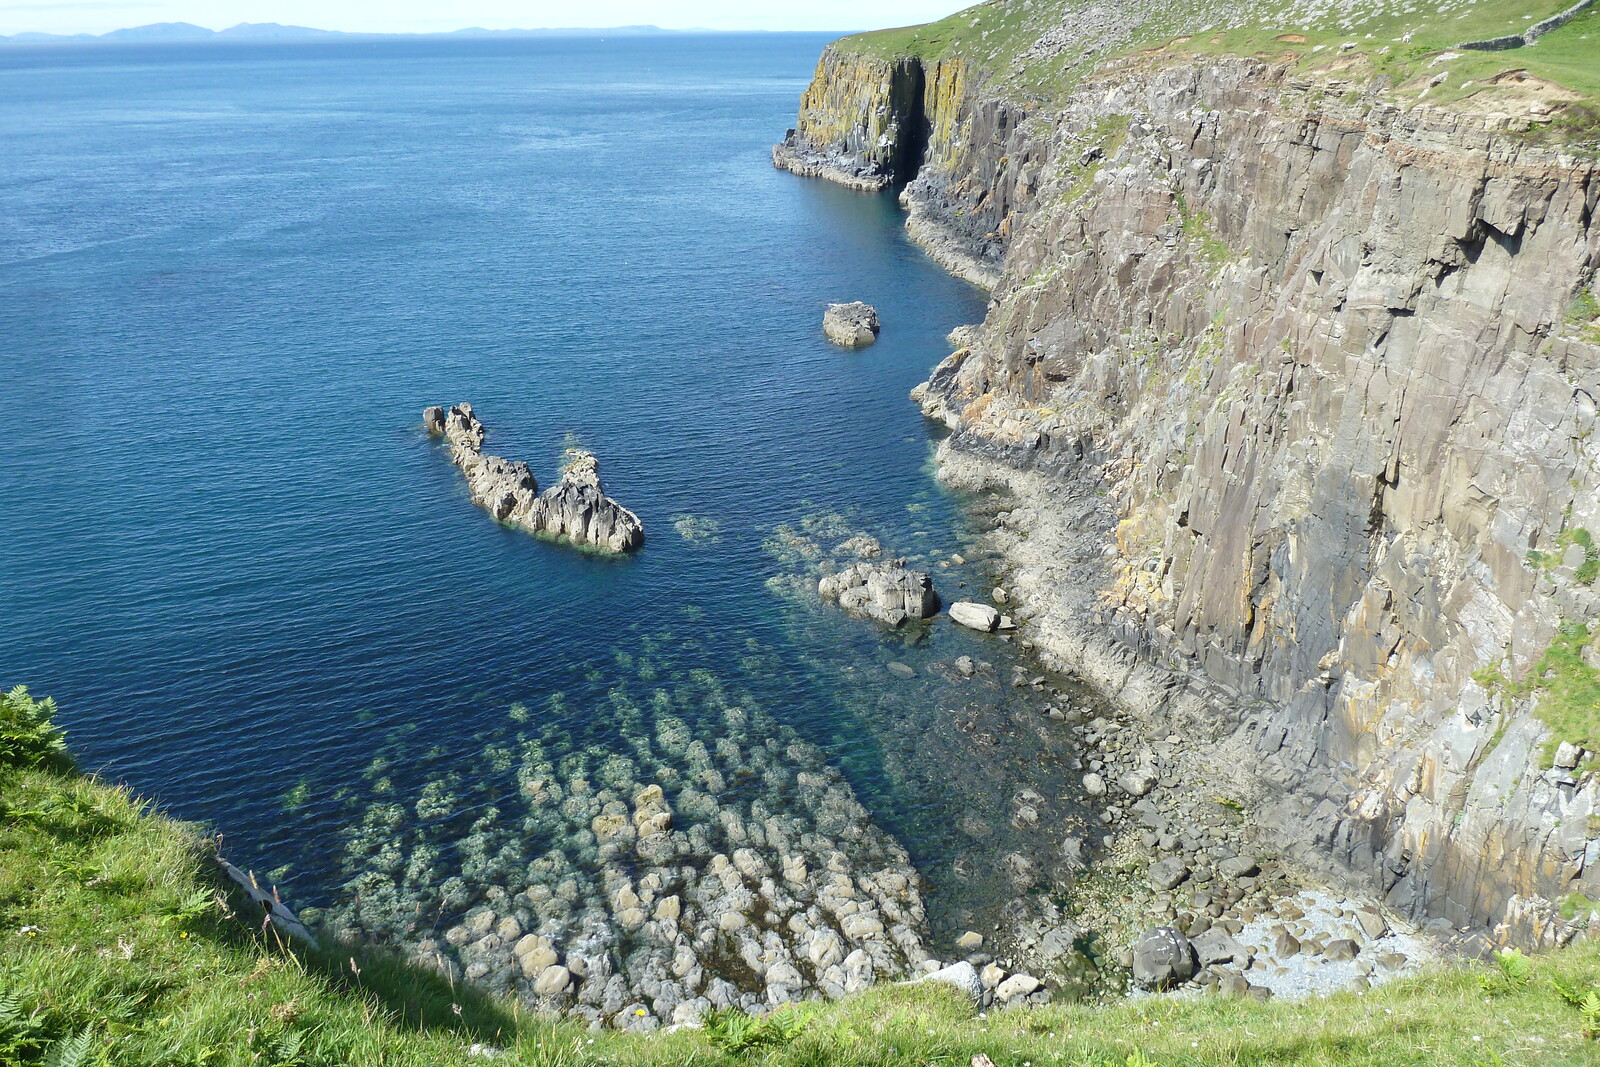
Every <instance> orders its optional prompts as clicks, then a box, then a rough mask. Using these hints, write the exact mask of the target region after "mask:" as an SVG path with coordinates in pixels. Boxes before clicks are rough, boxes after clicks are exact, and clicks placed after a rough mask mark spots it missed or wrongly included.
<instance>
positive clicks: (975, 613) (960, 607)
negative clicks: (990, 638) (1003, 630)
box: [950, 600, 1000, 633]
mask: <svg viewBox="0 0 1600 1067" xmlns="http://www.w3.org/2000/svg"><path fill="white" fill-rule="evenodd" d="M950 619H951V621H952V622H958V623H960V624H961V625H962V626H966V627H969V628H971V629H974V630H982V631H983V632H984V633H993V632H994V630H995V627H997V626H999V625H1000V613H999V612H998V611H996V610H995V609H994V608H991V607H990V606H989V605H987V604H979V603H977V602H975V601H972V600H958V601H956V602H955V603H954V604H951V605H950Z"/></svg>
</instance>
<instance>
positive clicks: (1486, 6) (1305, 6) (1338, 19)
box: [838, 0, 1600, 113]
mask: <svg viewBox="0 0 1600 1067" xmlns="http://www.w3.org/2000/svg"><path fill="white" fill-rule="evenodd" d="M1570 6H1571V0H1537V2H1533V3H1519V2H1516V0H1479V2H1472V0H1454V2H1451V0H1446V2H1444V3H1439V4H1427V5H1423V4H1402V3H1388V2H1385V0H1347V2H1345V3H1342V4H1335V5H1321V4H1310V3H1294V2H1289V3H1283V2H1274V0H1261V2H1250V0H1233V2H1217V0H1175V2H1173V3H1169V4H1153V3H1149V2H1146V0H1130V2H1128V3H1123V4H1113V3H1085V2H1082V0H986V2H984V3H981V4H977V5H975V6H973V7H970V8H967V9H966V10H964V11H961V12H958V13H956V14H954V15H951V16H950V17H948V18H945V19H940V20H939V21H938V22H932V23H928V24H927V25H925V26H910V27H905V28H901V29H892V30H879V31H875V32H872V33H863V34H857V35H855V36H852V37H846V38H844V39H843V40H841V41H840V42H839V44H838V47H839V48H840V49H842V50H845V51H850V52H859V53H862V54H867V55H874V56H879V57H891V56H900V55H914V56H919V57H922V58H927V59H934V58H941V57H945V56H959V57H961V58H963V59H966V60H968V61H969V62H971V63H972V64H973V65H974V66H976V67H978V68H980V69H982V70H985V71H987V72H989V73H990V74H991V75H992V76H993V77H994V78H995V79H996V80H995V82H994V85H995V86H996V88H997V89H999V90H1001V91H1004V92H1009V93H1010V94H1012V95H1017V96H1021V97H1028V98H1033V99H1041V100H1049V99H1051V98H1053V97H1055V96H1057V95H1059V94H1060V93H1062V92H1065V91H1066V90H1068V89H1070V88H1071V87H1072V86H1073V85H1074V84H1076V83H1077V81H1079V80H1080V79H1081V78H1082V77H1083V76H1084V75H1086V74H1087V73H1089V72H1090V71H1091V70H1093V69H1095V68H1096V67H1097V66H1099V65H1100V64H1103V63H1106V62H1108V61H1112V60H1119V59H1121V60H1126V59H1133V58H1138V57H1149V56H1160V55H1168V56H1173V57H1181V56H1186V55H1187V56H1193V55H1246V56H1258V57H1260V58H1283V59H1288V60H1292V61H1293V62H1295V63H1296V64H1297V65H1298V66H1299V67H1300V68H1301V69H1302V70H1303V71H1304V72H1306V73H1308V74H1314V73H1317V72H1325V73H1327V74H1328V75H1330V76H1332V77H1342V78H1348V79H1350V80H1351V81H1353V82H1357V83H1369V82H1375V81H1377V80H1378V79H1381V80H1382V84H1383V85H1384V86H1385V87H1387V88H1388V89H1389V90H1391V91H1393V92H1395V93H1397V94H1399V95H1401V96H1405V97H1412V98H1422V97H1423V96H1424V94H1425V95H1426V98H1427V99H1429V100H1432V101H1436V102H1451V101H1462V100H1466V99H1468V98H1472V97H1482V98H1483V100H1482V101H1481V102H1482V103H1484V104H1488V103H1490V102H1491V101H1492V98H1495V97H1497V96H1503V95H1504V93H1503V90H1505V89H1506V88H1507V84H1506V83H1507V81H1508V79H1507V77H1506V75H1507V74H1508V73H1510V72H1525V73H1524V74H1523V75H1518V76H1513V78H1512V79H1510V80H1514V81H1515V82H1516V85H1517V90H1518V96H1519V101H1518V102H1519V103H1522V104H1523V113H1526V108H1527V103H1528V102H1530V101H1524V100H1521V99H1520V97H1530V99H1531V98H1532V97H1535V96H1536V97H1540V98H1542V99H1543V100H1545V101H1547V102H1548V103H1550V104H1553V105H1555V106H1556V107H1558V108H1559V107H1561V106H1563V105H1568V104H1580V103H1581V104H1593V103H1595V102H1596V101H1600V6H1596V7H1592V8H1590V9H1589V10H1588V11H1585V12H1583V13H1582V14H1580V15H1578V16H1577V17H1576V18H1575V19H1573V20H1572V21H1571V22H1569V23H1567V24H1566V25H1564V26H1562V27H1560V28H1558V29H1555V30H1553V31H1551V32H1549V33H1548V34H1545V35H1544V36H1542V37H1540V38H1539V39H1538V40H1537V41H1536V42H1535V43H1534V44H1532V45H1529V46H1526V47H1522V48H1515V49H1510V50H1507V51H1500V52H1486V51H1472V50H1460V49H1457V48H1456V47H1455V46H1456V45H1459V44H1461V43H1463V42H1466V41H1474V40H1481V39H1486V38H1492V37H1498V36H1502V35H1506V34H1513V33H1519V32H1521V31H1523V30H1526V29H1527V28H1528V27H1530V26H1532V25H1533V24H1534V23H1537V22H1539V21H1540V20H1542V19H1545V18H1548V17H1550V16H1552V15H1555V14H1557V13H1558V12H1560V11H1562V10H1564V9H1566V8H1568V7H1570ZM1441 74H1443V75H1444V76H1445V77H1444V78H1443V79H1442V80H1441V81H1440V82H1439V83H1438V84H1432V83H1433V82H1434V80H1435V79H1436V78H1438V76H1439V75H1441ZM1528 79H1534V84H1532V85H1531V86H1530V85H1529V82H1528ZM1539 82H1547V83H1549V88H1545V87H1544V86H1542V85H1539V84H1538V83H1539Z"/></svg>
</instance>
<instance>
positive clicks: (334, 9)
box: [0, 0, 975, 34]
mask: <svg viewBox="0 0 1600 1067" xmlns="http://www.w3.org/2000/svg"><path fill="white" fill-rule="evenodd" d="M972 2H975V0H967V2H966V3H963V2H961V0H954V2H943V0H675V2H673V3H659V2H657V3H648V2H643V0H583V2H581V3H572V2H570V0H569V2H566V3H548V2H529V0H521V2H518V0H27V2H8V0H0V34H10V33H17V32H19V31H22V30H40V31H43V32H46V33H103V32H105V31H106V30H114V29H118V28H120V27H123V26H138V25H142V24H144V23H147V22H193V23H196V24H197V25H200V26H208V27H210V28H211V29H214V30H216V29H222V28H223V27H226V26H232V25H233V24H235V23H238V22H283V23H292V24H297V25H301V26H316V27H319V28H321V29H329V30H352V31H368V32H399V33H426V32H429V31H433V30H455V29H460V28H461V27H463V26H486V27H489V28H491V29H513V28H533V27H545V26H623V25H630V24H636V23H653V24H655V25H657V26H666V27H668V28H688V27H705V28H709V29H718V30H741V29H742V30H853V29H868V28H873V27H879V26H905V25H909V24H911V23H916V22H927V21H929V20H931V19H936V18H942V17H943V16H945V15H948V14H950V13H951V12H953V11H959V10H960V9H961V8H963V7H966V6H967V5H968V3H972Z"/></svg>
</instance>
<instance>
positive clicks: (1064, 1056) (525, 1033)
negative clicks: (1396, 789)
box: [0, 705, 1600, 1067]
mask: <svg viewBox="0 0 1600 1067" xmlns="http://www.w3.org/2000/svg"><path fill="white" fill-rule="evenodd" d="M35 706H36V707H37V706H38V705H35ZM221 889H222V887H221V883H220V882H219V881H218V879H217V877H216V875H215V873H214V867H213V864H212V862H211V846H210V843H209V840H208V839H207V838H206V837H205V836H204V835H203V834H202V833H200V831H199V830H198V829H197V828H195V827H193V826H189V825H185V824H182V823H179V822H176V821H173V820H171V819H169V818H167V817H165V816H163V815H161V814H160V813H159V812H157V811H155V810H153V809H152V808H151V807H150V806H149V805H148V804H146V803H143V802H141V801H139V800H138V799H136V798H134V797H132V796H131V795H129V793H128V792H127V791H126V790H125V789H121V788H117V787H115V786H112V785H108V784H106V783H103V782H100V781H97V780H94V779H92V778H86V777H83V776H81V775H79V774H77V773H76V772H74V771H71V770H70V769H67V768H65V767H61V766H56V767H44V766H30V767H22V766H19V765H17V764H15V763H7V764H0V1063H4V1064H7V1065H11V1064H20V1065H36V1064H45V1063H52V1064H57V1065H61V1067H65V1065H69V1064H76V1065H79V1067H83V1065H111V1064H116V1065H129V1067H199V1065H213V1067H234V1065H237V1067H246V1065H257V1067H336V1065H337V1067H346V1065H350V1067H361V1065H369V1064H370V1065H378V1064H384V1065H393V1067H410V1065H416V1067H422V1065H424V1064H426V1065H430V1067H436V1065H442V1067H448V1065H455V1064H460V1065H466V1064H483V1063H486V1062H490V1061H489V1060H486V1059H484V1058H482V1057H481V1056H474V1055H472V1054H471V1052H470V1049H471V1048H472V1046H473V1045H474V1044H480V1043H481V1044H484V1045H490V1046H493V1047H494V1048H497V1049H502V1050H505V1051H504V1055H501V1056H499V1057H496V1058H495V1059H494V1060H493V1062H496V1063H502V1064H540V1065H550V1067H590V1065H593V1067H601V1065H612V1067H647V1065H673V1064H682V1065H685V1067H688V1065H698V1067H733V1065H736V1064H763V1065H773V1067H778V1065H792V1067H821V1065H825V1064H826V1065H840V1067H852V1065H855V1067H931V1065H938V1067H967V1065H968V1064H970V1062H971V1060H972V1058H973V1057H974V1056H975V1055H978V1054H980V1053H981V1054H983V1055H986V1056H988V1057H989V1058H990V1059H991V1060H992V1061H993V1062H994V1063H995V1064H997V1065H998V1067H1047V1065H1048V1067H1106V1065H1117V1067H1126V1065H1127V1064H1130V1063H1134V1064H1138V1063H1146V1064H1153V1065H1159V1067H1179V1065H1183V1067H1209V1065H1218V1067H1221V1065H1228V1067H1251V1065H1259V1067H1266V1065H1274V1067H1279V1065H1307V1067H1310V1065H1323V1067H1334V1065H1356V1064H1366V1065H1378V1064H1383V1065H1387V1067H1407V1065H1416V1067H1422V1065H1427V1067H1433V1065H1436V1064H1480V1063H1481V1064H1512V1065H1524V1064H1526V1065H1530V1067H1531V1065H1535V1064H1538V1065H1564V1064H1582V1063H1593V1062H1595V1055H1596V1053H1597V1051H1600V1050H1597V1048H1596V1046H1595V1044H1594V1043H1593V1042H1592V1041H1589V1040H1587V1039H1586V1038H1585V1037H1584V1036H1583V1035H1582V1033H1581V1032H1580V1031H1581V1028H1582V1026H1583V1025H1584V1018H1585V1017H1584V1015H1583V1013H1582V1010H1581V1008H1580V1007H1578V1006H1576V1005H1575V1004H1574V1003H1569V1000H1568V998H1567V997H1566V996H1565V995H1564V994H1563V993H1562V992H1561V991H1560V990H1558V989H1557V988H1556V985H1555V983H1557V982H1559V983H1560V984H1561V986H1562V988H1563V989H1565V990H1567V992H1568V993H1574V992H1576V993H1577V994H1580V996H1579V1001H1580V1002H1581V1000H1582V996H1583V995H1586V994H1587V992H1588V991H1590V990H1593V989H1597V988H1600V952H1597V950H1596V949H1595V948H1592V947H1577V948H1572V949H1568V950H1565V951H1562V952H1558V953H1552V954H1549V955H1547V956H1542V957H1538V958H1535V959H1534V961H1533V962H1532V965H1531V968H1530V971H1529V973H1528V974H1527V975H1526V976H1524V977H1520V978H1517V979H1515V980H1510V979H1506V978H1505V977H1504V976H1503V974H1502V972H1501V971H1500V970H1498V969H1495V968H1488V969H1485V968H1481V967H1479V968H1475V969H1458V970H1448V971H1438V972H1434V973H1431V974H1427V975H1425V976H1422V977H1419V978H1414V979H1410V980H1407V981H1403V982H1397V983H1394V984H1392V985H1389V986H1385V987H1383V988H1381V989H1379V990H1375V991H1372V992H1369V993H1367V994H1365V995H1364V996H1358V995H1355V994H1343V995H1340V996H1336V997H1332V998H1329V999H1327V1000H1317V1001H1314V1002H1310V1003H1304V1004H1289V1003H1269V1004H1265V1005H1262V1004H1256V1003H1253V1002H1247V1001H1238V1000H1225V999H1222V998H1219V997H1215V996H1199V997H1195V998H1193V999H1187V1000H1172V999H1156V1000H1144V1001H1139V1002H1123V1003H1117V1004H1112V1005H1108V1006H1104V1007H1094V1006H1086V1005H1062V1006H1050V1007H1046V1008H1039V1009H1032V1010H1026V1011H999V1012H990V1013H988V1014H987V1015H984V1014H980V1013H978V1012H976V1011H974V1010H973V1009H972V1008H971V1007H970V1006H969V1005H968V1004H967V1003H965V1002H964V1001H963V1000H962V999H961V998H960V997H959V996H958V995H957V994H955V993H954V992H953V991H951V990H948V989H945V988H943V987H937V988H936V987H930V986H926V985H924V986H916V987H906V986H885V987H880V988H877V989H874V990H870V991H868V992H867V993H865V994H862V995H860V996H857V997H853V998H850V999H848V1000H846V1001H843V1002H840V1003H834V1004H826V1005H822V1004H807V1005H801V1006H798V1007H796V1008H794V1009H791V1010H790V1011H789V1012H787V1013H785V1014H784V1015H782V1016H780V1017H779V1018H778V1019H775V1020H772V1021H770V1022H765V1023H760V1024H757V1023H754V1022H753V1021H751V1020H749V1019H746V1018H742V1017H740V1016H737V1015H723V1016H719V1017H718V1019H716V1020H714V1024H713V1025H712V1026H710V1027H708V1028H707V1029H706V1030H703V1031H680V1032H677V1033H673V1034H660V1035H650V1036H630V1035H623V1034H617V1033H597V1034H591V1033H589V1032H587V1031H584V1030H580V1029H578V1028H576V1027H574V1026H571V1025H568V1024H560V1023H556V1022H552V1021H549V1020H544V1019H539V1018H536V1017H533V1016H531V1015H529V1014H528V1013H527V1012H525V1011H523V1010H522V1009H520V1008H518V1007H517V1006H516V1005H514V1004H511V1003H503V1002H498V1001H495V1000H493V999H490V998H488V997H485V996H482V995H479V994H476V993H474V992H473V991H472V990H470V989H468V988H463V987H455V988H452V987H451V986H450V985H449V984H448V983H447V982H445V981H444V980H443V979H441V978H440V977H438V976H437V975H434V974H432V973H428V972H423V971H419V970H416V969H414V968H411V967H409V966H407V965H405V964H403V963H401V962H399V961H398V960H396V959H394V958H393V957H390V956H388V955H386V954H385V953H383V952H381V951H377V950H374V949H370V948H368V949H353V948H349V947H341V946H334V945H329V946H326V948H325V949H324V950H322V951H316V950H311V949H308V948H306V947H304V946H292V945H285V944H282V943H280V942H279V941H278V940H277V939H276V938H275V937H273V936H272V935H271V932H270V931H268V932H266V933H263V932H262V930H261V927H260V925H259V921H258V919H257V918H256V917H255V916H254V915H253V914H252V913H250V912H248V911H247V910H246V909H245V906H244V905H243V904H242V903H241V902H240V901H238V900H237V899H230V898H228V897H227V896H226V894H224V893H223V892H222V891H221ZM1519 969H1520V967H1519Z"/></svg>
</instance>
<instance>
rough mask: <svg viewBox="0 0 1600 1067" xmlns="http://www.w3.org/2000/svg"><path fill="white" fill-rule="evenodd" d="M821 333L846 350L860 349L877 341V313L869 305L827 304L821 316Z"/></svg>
mask: <svg viewBox="0 0 1600 1067" xmlns="http://www.w3.org/2000/svg"><path fill="white" fill-rule="evenodd" d="M822 332H823V333H825V334H827V335H828V340H830V341H832V342H833V343H834V344H836V345H843V346H845V347H846V348H862V347H864V346H866V345H870V344H871V343H872V342H874V341H876V340H877V339H878V312H877V309H876V308H874V307H873V306H872V305H871V304H863V303H861V302H860V301H856V302H855V303H851V304H829V305H828V310H827V311H825V312H823V314H822Z"/></svg>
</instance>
